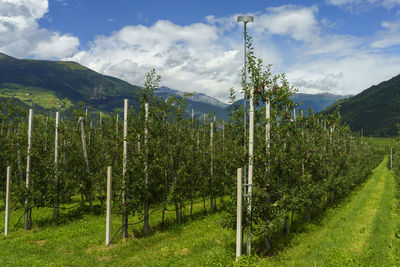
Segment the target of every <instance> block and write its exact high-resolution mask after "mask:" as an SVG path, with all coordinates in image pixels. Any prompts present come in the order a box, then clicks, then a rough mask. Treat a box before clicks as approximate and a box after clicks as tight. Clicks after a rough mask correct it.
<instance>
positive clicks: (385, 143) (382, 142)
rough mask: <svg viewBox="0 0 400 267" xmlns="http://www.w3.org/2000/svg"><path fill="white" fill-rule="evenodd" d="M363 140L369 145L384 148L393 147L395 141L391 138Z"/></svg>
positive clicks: (367, 138)
mask: <svg viewBox="0 0 400 267" xmlns="http://www.w3.org/2000/svg"><path fill="white" fill-rule="evenodd" d="M364 139H365V140H366V141H367V142H368V143H370V144H373V145H376V146H379V147H385V148H390V147H393V146H394V141H395V138H392V137H365V138H364Z"/></svg>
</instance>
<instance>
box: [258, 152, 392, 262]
mask: <svg viewBox="0 0 400 267" xmlns="http://www.w3.org/2000/svg"><path fill="white" fill-rule="evenodd" d="M386 165H387V159H385V160H384V161H383V162H382V163H381V164H380V165H379V166H378V167H377V168H376V169H375V170H373V172H372V175H371V177H370V178H369V179H368V181H367V182H366V183H365V184H363V185H362V186H361V187H360V188H359V189H358V190H356V191H355V192H353V193H352V195H351V196H350V197H349V198H348V199H347V201H345V202H343V203H341V204H340V205H339V206H338V207H337V208H334V209H329V210H328V211H327V214H326V216H324V218H323V219H322V220H321V221H320V222H315V223H313V224H309V225H308V226H307V227H306V231H305V232H303V233H301V234H298V235H297V236H295V237H294V238H293V239H292V241H291V244H290V245H289V248H288V249H287V250H285V251H283V252H281V254H280V255H278V256H274V257H271V258H266V259H263V260H261V261H260V262H259V263H258V265H260V266H400V239H399V238H398V237H400V236H399V235H398V232H399V230H400V229H399V225H400V218H399V212H398V210H399V208H398V200H397V199H396V184H395V180H394V177H393V173H392V172H391V171H389V170H388V169H387V168H386Z"/></svg>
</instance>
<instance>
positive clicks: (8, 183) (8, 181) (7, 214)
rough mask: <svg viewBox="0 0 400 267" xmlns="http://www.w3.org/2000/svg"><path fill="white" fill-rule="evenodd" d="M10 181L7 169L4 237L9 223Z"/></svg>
mask: <svg viewBox="0 0 400 267" xmlns="http://www.w3.org/2000/svg"><path fill="white" fill-rule="evenodd" d="M10 180H11V167H10V166H8V167H7V181H6V218H5V223H4V235H5V236H6V235H8V224H9V221H10Z"/></svg>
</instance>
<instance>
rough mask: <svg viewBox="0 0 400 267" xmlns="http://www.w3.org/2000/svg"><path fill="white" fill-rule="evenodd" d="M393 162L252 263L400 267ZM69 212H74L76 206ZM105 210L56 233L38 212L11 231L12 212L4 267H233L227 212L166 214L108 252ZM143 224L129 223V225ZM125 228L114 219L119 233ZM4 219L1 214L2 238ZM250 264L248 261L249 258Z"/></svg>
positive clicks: (65, 216)
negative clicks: (181, 218) (28, 225)
mask: <svg viewBox="0 0 400 267" xmlns="http://www.w3.org/2000/svg"><path fill="white" fill-rule="evenodd" d="M386 165H387V158H386V159H385V160H384V161H383V162H382V163H381V164H380V165H379V166H378V167H377V168H376V169H375V170H373V172H372V174H371V176H370V178H369V179H368V180H367V181H366V182H365V183H364V184H362V185H361V186H359V187H358V188H357V189H356V190H355V191H354V192H352V193H351V194H350V195H349V196H348V197H347V198H346V199H345V200H343V201H342V202H340V203H339V204H337V205H336V206H333V207H330V208H328V209H327V211H326V212H325V213H324V214H323V215H322V216H319V217H318V218H317V219H315V220H314V221H312V222H311V223H307V224H303V225H302V226H300V229H299V232H298V233H294V234H291V235H290V236H289V238H283V239H282V240H285V242H286V241H287V242H288V244H286V245H285V246H284V247H285V248H284V249H283V250H281V251H279V252H278V253H277V254H274V255H273V256H269V257H266V258H260V257H253V258H251V259H250V260H251V261H252V262H253V263H252V265H256V266H400V239H399V237H400V232H399V231H400V228H399V226H400V216H399V206H398V203H399V202H398V199H397V197H396V195H397V190H398V189H397V187H396V183H395V180H394V177H393V173H392V172H391V171H389V170H387V168H386ZM73 205H75V204H70V205H68V206H73ZM104 210H105V209H104V207H101V206H100V205H99V204H98V203H97V205H96V206H95V210H94V212H90V211H89V210H88V207H76V208H73V209H70V210H64V211H62V212H61V223H60V224H59V225H58V226H54V225H53V222H52V209H50V208H41V209H33V212H32V215H33V223H34V227H33V230H31V231H25V230H23V229H22V224H21V223H20V224H19V225H18V226H17V229H16V230H14V231H12V230H13V229H12V228H13V226H14V224H15V222H16V221H17V219H18V218H19V217H20V215H21V214H22V211H21V210H17V211H12V213H11V219H10V225H11V227H10V228H11V229H10V230H11V232H10V234H9V236H7V237H4V236H1V237H0V266H50V265H51V266H98V265H99V266H103V265H106V266H232V265H233V263H234V261H233V259H234V256H235V232H234V231H233V230H228V229H225V228H223V227H222V223H221V221H222V218H223V212H220V213H216V214H213V215H207V216H203V212H202V203H198V204H196V206H195V210H194V211H195V214H194V216H193V218H189V216H188V208H186V211H185V212H186V216H185V218H186V220H185V223H184V224H183V225H180V226H179V225H175V224H174V215H175V214H174V212H168V213H167V223H166V225H164V226H161V224H160V222H161V216H160V214H161V213H160V212H155V213H154V214H153V216H151V218H150V225H151V232H150V235H149V236H147V237H143V235H142V234H141V227H142V224H138V225H135V226H130V227H129V232H130V237H129V239H128V240H127V241H122V240H121V238H120V233H118V235H117V238H116V240H114V241H113V244H112V245H111V246H109V247H105V245H104V242H105V214H104ZM137 220H138V218H137V217H133V216H131V217H130V223H134V222H136V221H137ZM120 224H121V217H119V216H115V215H114V216H113V218H112V232H113V233H114V232H115V231H116V230H117V229H118V228H119V227H120ZM3 225H4V212H3V211H1V212H0V226H1V230H2V229H3V228H2V226H3ZM244 262H249V259H248V258H247V259H246V258H245V257H243V259H242V263H243V264H242V265H245V264H244Z"/></svg>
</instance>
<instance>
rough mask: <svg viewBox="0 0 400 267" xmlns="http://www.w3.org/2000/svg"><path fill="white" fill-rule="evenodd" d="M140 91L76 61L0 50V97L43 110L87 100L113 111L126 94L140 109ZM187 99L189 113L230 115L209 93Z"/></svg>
mask: <svg viewBox="0 0 400 267" xmlns="http://www.w3.org/2000/svg"><path fill="white" fill-rule="evenodd" d="M137 92H138V86H135V85H132V84H129V83H128V82H125V81H123V80H120V79H117V78H114V77H111V76H106V75H102V74H100V73H97V72H95V71H93V70H91V69H88V68H86V67H84V66H82V65H80V64H78V63H76V62H70V61H49V60H30V59H16V58H13V57H10V56H8V55H6V54H2V53H0V98H14V99H15V98H16V99H18V100H20V101H22V102H23V103H25V104H27V105H29V106H34V107H38V109H40V110H43V111H48V112H51V111H54V110H68V108H69V107H71V106H77V105H78V104H79V102H83V103H84V105H85V106H86V107H88V108H89V109H90V110H102V111H106V112H110V111H112V110H114V109H115V108H122V105H123V99H124V98H128V99H129V103H130V105H133V106H134V107H135V109H138V107H139V99H138V94H137ZM157 95H158V96H159V97H164V98H166V97H169V96H172V95H175V96H177V97H182V96H183V93H181V92H179V91H177V90H173V89H169V88H167V87H161V88H160V90H159V92H157ZM22 102H21V103H22ZM187 103H188V104H187V110H186V113H187V114H190V113H191V109H192V108H193V109H194V110H195V114H196V116H201V115H202V114H208V113H214V114H215V115H216V116H218V117H221V118H225V117H226V116H227V112H226V110H225V107H226V104H224V103H222V102H220V101H218V100H217V99H215V98H212V97H209V96H207V95H205V94H195V95H193V96H191V97H190V98H189V99H188V100H187ZM35 109H36V108H35Z"/></svg>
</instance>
